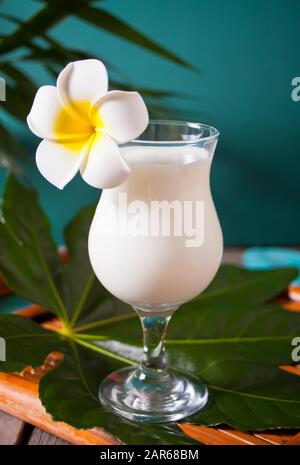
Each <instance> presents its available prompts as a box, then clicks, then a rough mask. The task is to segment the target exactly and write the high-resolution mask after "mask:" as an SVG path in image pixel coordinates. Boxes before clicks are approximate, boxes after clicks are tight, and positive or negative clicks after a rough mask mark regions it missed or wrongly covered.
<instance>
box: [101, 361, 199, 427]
mask: <svg viewBox="0 0 300 465" xmlns="http://www.w3.org/2000/svg"><path fill="white" fill-rule="evenodd" d="M99 398H100V401H101V403H102V404H103V405H104V406H106V407H108V408H110V409H112V410H113V411H114V412H115V413H116V414H118V415H121V416H122V417H125V418H127V419H129V420H134V421H142V422H147V423H163V422H168V421H177V420H180V419H182V418H185V417H187V416H189V415H193V414H194V413H196V412H198V411H199V410H200V409H202V408H203V407H204V406H205V404H206V403H207V399H208V393H207V389H206V387H205V385H204V384H203V383H202V382H201V381H200V380H197V379H195V378H193V377H190V376H186V375H184V376H178V375H175V374H174V373H173V372H157V371H156V370H155V371H154V370H149V369H146V370H145V369H144V368H143V369H142V368H141V367H138V368H136V367H135V368H132V367H131V368H123V369H121V370H118V371H115V372H114V373H111V374H109V375H108V376H107V377H106V378H105V379H104V380H103V381H102V383H101V385H100V388H99Z"/></svg>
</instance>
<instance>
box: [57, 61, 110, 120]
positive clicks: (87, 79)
mask: <svg viewBox="0 0 300 465" xmlns="http://www.w3.org/2000/svg"><path fill="white" fill-rule="evenodd" d="M57 89H58V94H59V96H60V99H61V101H62V102H63V104H64V105H65V106H66V107H67V108H68V107H71V108H73V109H74V110H75V112H78V108H76V102H79V103H80V102H92V101H94V100H95V98H99V97H100V96H101V95H103V94H104V93H105V92H107V89H108V76H107V71H106V68H105V66H104V64H103V63H102V62H101V61H99V60H94V59H89V60H79V61H73V62H72V63H69V64H68V65H67V66H66V67H65V68H64V69H63V70H62V71H61V73H60V74H59V76H58V78H57ZM77 106H78V105H77ZM79 113H80V109H79Z"/></svg>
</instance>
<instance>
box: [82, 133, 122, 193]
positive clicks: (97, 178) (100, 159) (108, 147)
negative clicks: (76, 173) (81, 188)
mask: <svg viewBox="0 0 300 465" xmlns="http://www.w3.org/2000/svg"><path fill="white" fill-rule="evenodd" d="M80 172H81V176H82V177H83V179H84V180H85V181H86V182H87V183H88V184H90V185H91V186H93V187H97V188H100V189H111V188H113V187H116V186H119V185H120V184H123V182H124V181H125V180H126V179H127V177H128V176H129V173H130V168H129V166H128V165H127V163H126V162H125V160H124V159H123V158H122V156H121V154H120V149H119V147H118V145H117V144H116V143H115V142H114V141H113V140H112V139H111V138H110V137H109V136H108V135H106V134H104V133H101V134H96V136H95V138H94V141H93V143H92V145H91V148H90V152H89V155H88V157H87V158H86V162H85V164H83V165H82V167H81V168H80Z"/></svg>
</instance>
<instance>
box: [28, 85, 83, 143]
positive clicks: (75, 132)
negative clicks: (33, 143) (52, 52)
mask: <svg viewBox="0 0 300 465" xmlns="http://www.w3.org/2000/svg"><path fill="white" fill-rule="evenodd" d="M27 124H28V126H29V129H30V130H31V131H32V132H33V133H34V134H35V135H36V136H38V137H41V138H42V139H49V140H61V141H62V140H74V139H78V138H82V137H84V136H85V135H87V134H89V133H90V131H91V128H90V127H89V126H88V125H84V124H83V123H80V124H79V123H78V121H76V120H74V119H73V118H72V117H71V116H70V115H69V113H67V112H66V110H65V108H64V107H63V105H62V103H61V101H60V99H59V97H58V93H57V89H56V87H54V86H42V87H40V88H39V89H38V91H37V93H36V95H35V98H34V101H33V104H32V107H31V110H30V113H29V115H28V116H27Z"/></svg>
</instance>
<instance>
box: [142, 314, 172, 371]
mask: <svg viewBox="0 0 300 465" xmlns="http://www.w3.org/2000/svg"><path fill="white" fill-rule="evenodd" d="M135 310H136V312H137V314H138V316H139V318H140V321H141V324H142V328H143V358H142V362H141V368H142V370H154V371H156V372H162V371H166V370H167V368H168V362H167V357H166V348H165V338H166V334H167V327H168V323H169V321H170V319H171V317H172V314H173V311H172V312H166V315H163V314H160V315H159V316H155V317H154V316H147V313H146V312H144V311H141V310H139V309H137V308H135Z"/></svg>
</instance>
